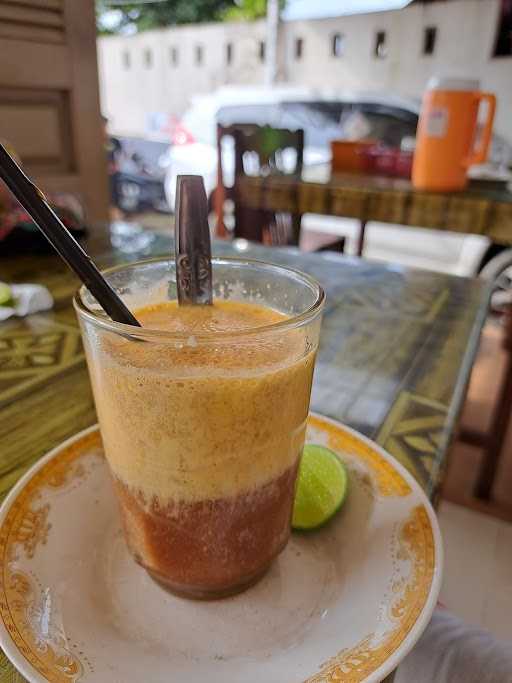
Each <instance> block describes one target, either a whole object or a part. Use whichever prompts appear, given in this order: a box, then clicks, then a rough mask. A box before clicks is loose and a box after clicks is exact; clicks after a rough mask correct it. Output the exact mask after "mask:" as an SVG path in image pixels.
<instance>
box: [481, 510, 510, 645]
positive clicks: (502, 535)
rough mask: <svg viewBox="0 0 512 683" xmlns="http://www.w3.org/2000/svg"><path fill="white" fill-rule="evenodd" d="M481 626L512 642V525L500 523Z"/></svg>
mask: <svg viewBox="0 0 512 683" xmlns="http://www.w3.org/2000/svg"><path fill="white" fill-rule="evenodd" d="M483 626H485V627H486V628H488V629H489V630H490V631H491V632H492V633H494V635H495V636H497V637H498V638H502V639H504V640H508V641H512V524H506V523H505V522H501V523H500V527H499V529H498V537H497V543H496V550H495V553H494V569H493V575H492V581H491V584H490V585H489V588H488V591H487V595H486V599H485V603H484V610H483Z"/></svg>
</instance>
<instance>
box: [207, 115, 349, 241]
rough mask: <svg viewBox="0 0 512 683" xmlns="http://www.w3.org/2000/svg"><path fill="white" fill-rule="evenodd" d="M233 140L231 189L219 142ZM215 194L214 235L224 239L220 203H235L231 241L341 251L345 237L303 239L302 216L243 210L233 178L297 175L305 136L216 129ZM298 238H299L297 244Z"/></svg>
mask: <svg viewBox="0 0 512 683" xmlns="http://www.w3.org/2000/svg"><path fill="white" fill-rule="evenodd" d="M225 135H232V136H233V138H234V154H235V180H234V185H233V187H232V188H227V187H226V185H225V183H224V174H223V167H222V139H223V136H225ZM217 151H218V159H219V162H218V181H219V182H218V189H217V193H216V202H217V204H216V209H217V225H218V228H220V230H219V229H218V232H217V234H219V233H220V234H221V235H222V234H226V232H225V225H224V220H223V218H224V201H225V199H226V198H231V199H233V201H234V214H235V227H234V236H235V237H243V238H245V239H249V240H252V241H257V242H263V243H265V244H272V245H299V244H301V243H303V244H305V245H307V247H309V248H308V250H309V251H319V250H325V249H334V250H337V251H343V248H344V242H345V240H344V238H333V236H332V235H325V234H322V233H317V232H315V233H313V232H311V233H310V234H309V233H308V234H307V235H306V234H303V235H301V214H300V213H298V212H282V211H280V212H273V211H268V210H265V209H264V208H261V209H254V208H252V207H247V206H245V205H244V202H243V198H242V197H241V196H240V192H239V187H238V184H237V179H239V178H240V177H242V176H247V175H252V176H269V175H284V176H292V177H293V176H296V177H297V176H300V175H301V173H302V168H303V160H304V131H303V130H301V129H299V130H296V131H290V130H286V129H280V128H272V127H270V126H257V125H254V124H234V125H232V126H228V127H223V126H218V128H217ZM301 238H302V239H301Z"/></svg>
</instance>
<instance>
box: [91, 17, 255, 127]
mask: <svg viewBox="0 0 512 683" xmlns="http://www.w3.org/2000/svg"><path fill="white" fill-rule="evenodd" d="M264 34H265V26H264V23H263V22H254V23H245V22H240V23H221V24H201V25H198V26H194V25H190V26H180V27H175V28H171V29H164V30H159V31H147V32H144V33H141V34H138V35H135V36H133V37H129V38H127V37H120V36H113V37H106V38H100V39H99V40H98V55H99V57H98V60H99V72H100V92H101V102H102V108H103V111H104V113H105V114H106V115H107V116H108V117H109V119H110V124H111V127H112V129H113V130H115V131H117V132H120V133H125V134H129V133H142V132H143V131H144V130H145V128H146V125H147V116H148V114H149V113H150V112H168V113H170V114H175V115H180V114H182V113H183V111H184V110H185V109H186V107H187V106H188V104H189V102H190V97H191V96H192V95H195V94H201V93H207V92H211V91H212V90H215V89H216V88H218V87H219V86H221V85H224V84H226V83H244V84H250V83H260V82H261V81H262V79H263V64H262V63H261V61H260V59H259V41H260V40H263V39H264ZM229 42H231V43H232V44H233V58H232V64H231V65H229V66H228V65H227V63H226V44H227V43H229ZM198 45H201V46H202V47H203V63H202V64H201V65H198V64H196V61H195V60H196V47H197V46H198ZM172 47H175V48H176V49H177V50H178V58H179V61H178V64H177V66H174V65H173V64H172V63H171V58H170V51H171V48H172ZM147 48H150V49H151V50H152V51H153V55H154V64H153V67H152V68H147V67H146V66H145V65H144V50H145V49H147ZM126 51H127V52H129V54H130V57H131V68H129V69H126V68H125V67H124V66H123V61H122V60H123V52H126Z"/></svg>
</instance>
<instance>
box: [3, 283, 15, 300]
mask: <svg viewBox="0 0 512 683" xmlns="http://www.w3.org/2000/svg"><path fill="white" fill-rule="evenodd" d="M13 303H14V300H13V298H12V290H11V288H10V287H9V285H6V284H5V282H0V306H12V304H13Z"/></svg>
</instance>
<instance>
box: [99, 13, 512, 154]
mask: <svg viewBox="0 0 512 683" xmlns="http://www.w3.org/2000/svg"><path fill="white" fill-rule="evenodd" d="M499 4H500V0H451V1H449V2H440V3H432V4H426V5H423V4H413V5H411V6H410V7H407V8H406V9H403V10H399V11H393V12H380V13H374V14H365V15H361V14H360V15H354V16H347V17H340V18H336V19H329V20H327V19H322V20H312V21H307V22H302V21H296V22H288V23H286V24H284V25H283V26H282V36H281V39H282V55H283V61H282V64H281V67H280V73H281V76H282V77H284V76H286V78H287V81H288V82H290V83H293V84H301V85H306V86H315V87H322V88H340V89H342V88H355V89H359V90H372V91H388V92H393V93H398V94H402V95H417V96H419V95H421V93H422V91H423V89H424V87H425V84H426V82H427V81H428V79H429V78H430V76H432V75H459V76H461V75H463V76H466V77H473V78H479V79H480V80H481V85H482V88H483V89H488V90H491V91H493V92H495V93H496V94H497V96H498V111H497V117H496V124H495V128H496V130H497V131H499V132H501V133H502V134H504V135H505V136H506V137H507V138H509V139H510V140H511V141H512V115H511V112H512V57H501V58H493V57H492V49H493V44H494V38H495V32H496V24H497V18H498V10H499ZM427 26H436V27H437V42H436V48H435V53H434V55H432V56H426V55H422V54H421V51H422V45H423V35H424V29H425V27H427ZM378 30H384V31H386V32H387V45H388V56H387V57H386V58H385V59H376V58H375V56H374V55H373V47H374V41H375V33H376V31H378ZM336 32H339V33H342V34H344V36H345V54H344V55H343V56H342V57H333V56H332V55H331V40H332V34H333V33H336ZM264 33H265V26H264V22H261V21H260V22H255V23H252V24H250V23H245V22H240V23H222V24H206V25H199V26H186V27H174V28H169V29H165V30H162V31H151V32H147V33H143V34H140V35H138V36H134V37H131V38H120V37H112V38H110V37H109V38H100V39H99V41H98V42H99V49H98V52H99V55H100V84H101V94H102V104H103V108H104V111H105V113H106V114H107V115H109V116H111V118H112V124H113V128H114V129H115V130H118V131H119V132H139V133H141V132H143V131H144V128H145V125H146V114H147V112H149V111H161V112H169V113H174V114H177V115H180V114H181V113H182V112H183V110H184V109H185V107H186V106H187V103H188V101H189V100H190V97H191V95H192V94H194V93H199V92H208V91H210V90H214V89H215V88H216V87H218V86H219V85H222V84H224V83H245V84H251V83H261V82H262V80H263V66H262V64H261V62H260V61H259V57H258V45H259V41H260V40H262V39H264ZM297 37H300V38H302V39H303V57H302V59H301V60H296V59H295V57H294V43H295V38H297ZM230 41H231V42H233V44H234V58H233V65H232V66H231V67H230V68H228V67H227V66H226V64H225V44H226V43H227V42H230ZM198 43H201V44H203V45H204V50H205V52H204V62H205V63H204V64H203V66H196V65H195V64H194V61H193V59H194V47H195V45H196V44H198ZM170 45H177V46H178V47H179V50H180V65H179V66H178V67H177V68H174V67H172V66H171V65H170V63H169V59H168V50H169V46H170ZM144 46H151V47H152V48H153V50H154V52H155V65H154V68H153V69H151V70H148V69H145V68H143V66H142V50H143V49H144ZM124 49H129V50H130V52H131V53H132V62H133V65H132V69H131V70H129V71H127V70H125V69H123V67H122V62H121V59H122V57H121V54H122V51H123V50H124Z"/></svg>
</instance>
